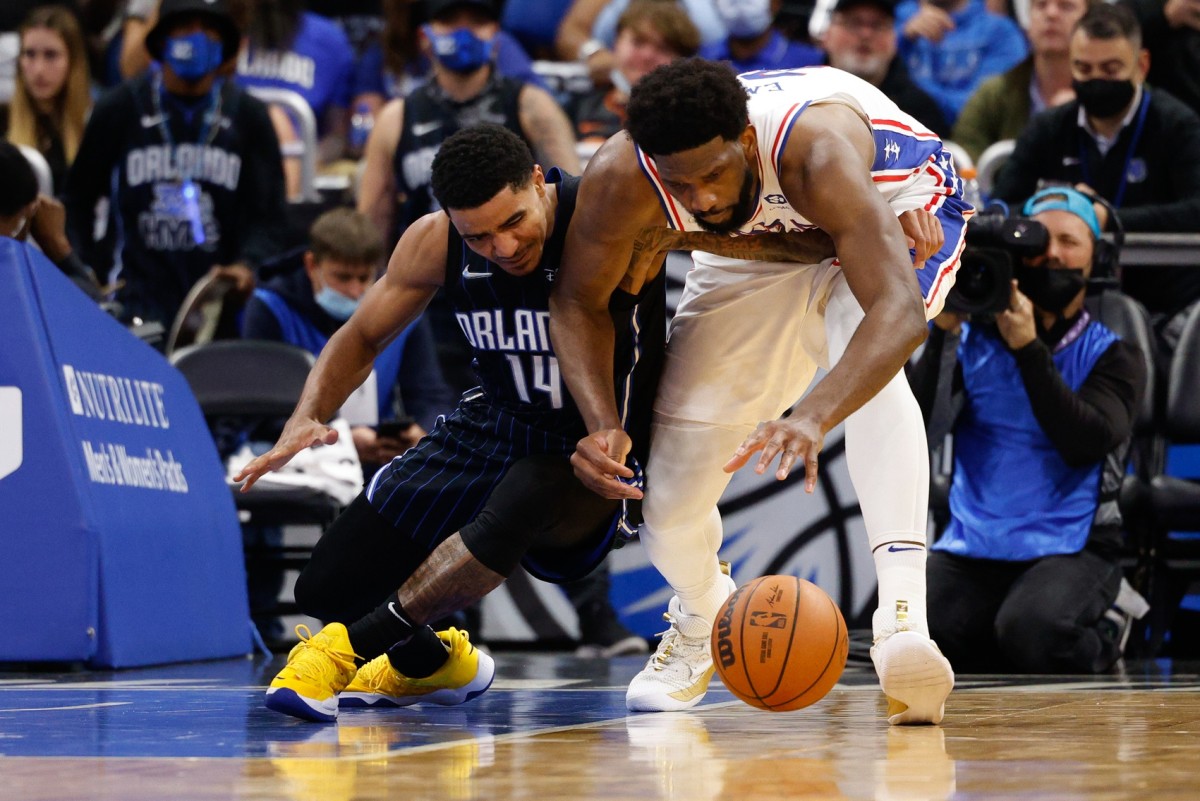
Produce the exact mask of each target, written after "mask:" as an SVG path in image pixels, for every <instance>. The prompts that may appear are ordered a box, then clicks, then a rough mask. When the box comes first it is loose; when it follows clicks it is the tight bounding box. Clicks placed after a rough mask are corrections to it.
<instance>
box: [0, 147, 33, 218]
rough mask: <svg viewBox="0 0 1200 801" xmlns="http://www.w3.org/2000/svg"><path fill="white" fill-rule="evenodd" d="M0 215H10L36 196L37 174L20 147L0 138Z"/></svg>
mask: <svg viewBox="0 0 1200 801" xmlns="http://www.w3.org/2000/svg"><path fill="white" fill-rule="evenodd" d="M0 175H3V176H4V180H3V181H0V216H3V217H11V216H12V215H14V214H16V213H17V212H18V211H20V210H21V209H23V208H25V207H26V206H28V205H29V204H30V203H32V202H33V201H34V200H36V199H37V196H38V182H37V175H36V174H34V172H33V166H32V165H31V164H30V163H29V161H28V159H26V158H25V154H24V153H22V152H21V149H20V148H19V147H17V146H16V145H14V144H13V143H12V142H9V141H7V140H4V139H0Z"/></svg>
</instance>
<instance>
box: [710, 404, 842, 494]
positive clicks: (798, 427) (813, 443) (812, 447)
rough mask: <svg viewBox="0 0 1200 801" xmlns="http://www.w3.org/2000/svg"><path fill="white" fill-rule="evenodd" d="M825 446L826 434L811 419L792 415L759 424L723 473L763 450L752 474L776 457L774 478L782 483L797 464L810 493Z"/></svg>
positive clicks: (805, 487)
mask: <svg viewBox="0 0 1200 801" xmlns="http://www.w3.org/2000/svg"><path fill="white" fill-rule="evenodd" d="M824 444H825V435H824V434H822V433H821V428H820V426H818V425H817V424H816V423H814V422H813V421H811V420H805V419H803V418H799V419H797V418H796V417H795V416H793V417H789V418H787V419H785V420H773V421H771V422H769V423H759V424H758V428H756V429H754V432H753V433H752V434H750V436H748V437H746V439H745V440H743V441H742V444H741V445H739V446H738V449H737V450H736V451H734V454H733V458H732V459H730V460H729V461H728V462H726V463H725V472H726V473H732V472H734V471H736V470H740V469H741V468H742V467H743V466H744V465H745V464H746V463H747V462H748V461H750V456H751V455H752V454H754V453H755V452H757V451H762V454H761V455H760V456H759V458H758V463H757V464H756V465H755V466H754V472H755V473H758V474H759V475H760V476H761V475H762V474H763V473H765V472H766V471H767V468H768V467H770V466H771V462H773V461H774V460H775V457H776V456H779V469H778V470H776V471H775V478H777V479H779V480H780V481H782V480H783V479H785V478H787V477H788V474H789V473H791V471H792V465H794V464H795V463H796V462H797V461H799V462H801V463H802V464H803V465H804V491H805V492H812V491H813V490H814V489H816V487H817V454H818V453H820V452H821V446H822V445H824Z"/></svg>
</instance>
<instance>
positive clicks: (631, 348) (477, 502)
mask: <svg viewBox="0 0 1200 801" xmlns="http://www.w3.org/2000/svg"><path fill="white" fill-rule="evenodd" d="M578 183H579V181H578V178H575V177H571V176H567V175H564V174H561V173H559V172H558V171H557V170H552V171H551V173H550V174H549V175H548V176H546V175H543V173H542V170H541V168H540V167H539V166H536V165H535V164H534V162H533V157H532V155H531V154H530V151H529V148H528V147H527V146H526V145H525V143H524V142H523V141H522V140H521V138H520V137H518V136H517V135H516V134H514V133H512V132H511V131H509V130H507V129H505V128H503V127H501V126H497V125H483V126H478V127H475V128H468V129H464V130H463V131H460V132H459V133H457V134H455V135H454V136H452V137H450V138H449V139H447V140H446V142H445V143H444V144H443V145H442V148H441V150H440V151H439V153H438V155H437V158H436V159H435V160H434V163H433V187H434V192H435V193H436V195H437V197H438V200H439V202H440V203H441V205H442V207H443V208H445V209H447V210H448V211H446V212H441V211H439V212H433V213H431V214H427V215H425V216H424V217H422V218H420V219H419V220H417V221H416V222H415V223H414V224H413V225H412V226H410V227H409V229H408V231H407V232H406V233H405V234H404V236H403V237H402V238H401V239H400V242H399V243H398V244H397V245H396V249H395V251H394V252H393V254H392V257H391V261H390V264H389V266H388V271H387V274H386V276H385V277H384V278H382V279H381V280H380V281H379V282H378V283H377V284H376V285H375V286H373V287H372V288H371V290H370V291H369V292H368V293H367V295H366V296H365V297H364V298H363V300H362V302H361V304H360V306H359V308H358V310H357V311H355V313H354V315H353V316H352V317H351V318H350V320H349V321H348V322H347V323H346V324H345V325H344V326H342V328H341V329H340V330H339V331H338V332H337V334H335V335H334V336H333V338H331V339H330V341H329V344H328V345H327V346H326V347H325V349H324V350H323V351H322V352H321V355H320V358H319V359H318V360H317V364H316V366H315V367H314V368H313V372H312V374H311V375H310V377H309V380H308V383H307V385H306V387H305V390H304V393H303V396H302V398H301V400H300V402H299V404H298V406H297V409H296V411H295V413H294V414H293V416H292V418H291V419H290V420H289V421H288V423H287V426H286V427H285V428H284V431H283V434H282V435H281V437H280V440H279V442H278V443H277V445H276V446H275V448H274V449H273V450H271V451H269V452H268V453H266V454H264V455H263V456H261V457H259V458H258V459H256V460H254V461H253V462H251V463H250V464H249V465H247V467H246V468H245V469H244V470H243V471H242V473H241V474H240V475H239V476H238V477H237V479H238V480H244V481H245V485H244V487H243V489H249V487H250V486H251V485H253V483H254V482H255V480H257V479H258V478H259V477H261V476H262V475H263V474H264V473H266V472H268V471H270V470H273V469H276V468H278V467H280V466H282V465H283V464H285V463H286V462H287V461H288V460H289V459H290V458H291V457H292V456H293V455H295V454H296V453H297V452H299V451H300V450H302V449H304V448H307V447H310V446H313V445H319V444H321V443H330V442H332V441H334V439H335V438H336V437H337V434H336V432H334V431H333V429H331V428H330V427H328V426H327V425H325V422H326V421H327V420H328V419H329V418H330V417H331V416H332V415H333V414H334V412H335V411H336V410H337V409H338V408H339V407H340V406H341V405H342V403H343V402H344V401H345V399H346V397H347V396H348V395H349V394H350V392H351V391H352V390H353V389H354V387H356V386H357V385H358V384H359V383H360V382H361V380H362V379H363V378H364V377H365V375H366V373H367V371H368V370H369V369H370V365H371V362H372V360H373V358H374V357H375V355H376V354H377V353H378V351H379V350H380V349H381V348H382V347H383V346H384V345H386V344H387V342H388V341H389V340H390V339H391V338H392V337H393V336H395V334H396V333H397V332H398V331H400V330H402V329H403V328H404V326H406V325H408V324H409V323H410V322H412V321H413V320H414V319H415V318H416V317H417V315H419V314H420V313H421V311H422V309H424V308H425V306H426V304H427V303H428V302H429V299H430V298H431V297H432V296H433V295H434V293H435V292H437V290H438V289H439V287H440V288H442V289H443V291H445V292H446V293H447V294H448V295H449V296H450V299H451V301H452V303H453V305H454V308H455V311H456V317H457V320H458V321H459V324H460V326H461V328H462V330H463V333H464V334H465V335H466V337H467V339H468V340H469V341H470V343H471V346H472V349H473V351H474V354H475V364H476V372H477V374H478V377H479V380H480V386H479V387H478V388H477V389H475V390H472V391H471V392H469V393H467V394H466V395H464V396H463V399H462V401H461V402H460V403H459V405H458V407H457V408H456V409H455V411H454V412H453V413H451V414H450V415H449V416H448V417H446V418H443V419H441V420H439V422H438V424H437V425H436V426H435V427H434V429H433V431H432V432H431V433H430V434H429V436H428V437H426V438H425V439H424V440H422V441H421V443H420V444H419V445H417V446H416V447H415V448H413V449H411V450H409V451H408V452H407V453H405V454H404V455H403V456H402V457H400V458H398V459H396V460H394V461H393V462H392V463H391V464H389V465H387V466H386V467H384V468H383V469H382V470H380V471H379V472H378V473H377V474H376V475H375V477H374V478H373V479H372V480H371V482H370V483H369V485H368V487H367V489H366V490H365V492H364V493H363V494H362V495H360V496H359V497H358V498H357V499H356V500H355V501H354V502H353V503H352V504H351V505H350V506H349V507H348V508H347V509H346V511H345V512H344V513H343V514H342V515H341V516H340V517H339V518H338V520H337V521H336V522H335V523H334V524H333V525H332V526H331V527H330V529H329V530H328V531H327V532H326V533H325V535H324V536H323V537H322V539H321V541H320V542H319V543H318V544H317V546H316V548H315V549H314V551H313V556H312V559H311V561H310V563H309V565H308V566H307V567H306V568H305V570H304V572H303V573H302V574H301V576H300V579H299V580H298V581H297V584H296V599H297V601H298V602H299V604H300V606H301V608H302V609H303V610H304V612H305V613H307V614H309V615H312V616H313V617H316V618H319V619H322V620H326V621H336V622H332V623H329V625H327V626H326V627H325V628H324V629H322V630H321V631H320V632H319V633H318V634H316V635H314V636H310V637H304V638H303V642H301V644H300V645H298V646H297V647H296V648H295V649H293V651H292V653H291V655H290V656H289V659H288V664H287V667H285V668H284V669H283V671H281V672H280V673H279V675H278V676H277V677H276V678H275V680H274V681H273V682H272V683H271V686H270V688H269V689H268V690H267V698H266V703H267V706H268V707H270V708H272V709H276V710H278V711H280V712H284V713H286V714H290V715H294V716H297V717H301V718H305V719H308V720H314V721H332V720H334V719H335V718H336V716H337V713H338V706H339V702H340V703H341V705H343V706H355V705H358V706H373V705H390V706H404V705H408V704H412V703H417V702H432V703H438V704H444V705H449V704H458V703H462V702H464V701H466V700H469V699H470V698H473V697H474V696H476V695H478V694H480V693H482V692H483V691H484V690H486V689H487V687H488V686H489V685H490V683H491V680H492V676H493V675H494V671H495V667H494V664H493V662H492V660H491V657H489V656H487V655H486V654H483V653H481V652H480V651H478V650H477V649H475V648H473V647H472V646H471V644H470V641H469V639H468V637H467V634H466V632H461V631H458V630H457V629H453V628H452V629H449V630H448V631H443V632H437V633H435V632H434V631H433V630H432V629H431V628H430V627H429V626H428V625H426V624H427V622H428V621H433V620H438V619H440V618H443V617H445V616H446V615H448V614H450V613H453V612H455V611H458V610H460V609H463V608H465V607H467V606H469V605H470V604H473V603H475V602H476V601H478V600H479V599H481V598H482V597H483V596H485V595H486V594H487V593H488V592H490V591H491V590H493V589H495V588H496V587H497V586H499V585H500V583H501V582H503V581H504V579H505V577H506V576H507V575H508V574H509V573H511V572H512V571H513V570H514V569H515V568H516V567H517V565H518V564H521V565H523V566H524V567H525V568H526V569H528V570H529V571H530V572H532V573H533V574H534V575H536V576H538V577H540V578H544V579H547V580H550V581H557V582H564V581H569V580H572V579H575V578H579V577H580V576H582V575H584V574H586V573H588V572H589V571H590V570H591V569H592V568H593V567H595V566H596V564H597V563H598V562H599V561H600V560H601V559H603V558H604V556H605V555H606V554H607V552H608V550H609V548H610V547H612V546H613V544H614V542H615V541H617V540H618V538H619V537H621V536H622V533H623V532H627V531H630V530H631V527H630V525H631V524H630V523H629V522H627V519H626V514H625V513H626V512H635V511H636V510H632V509H627V508H626V507H624V506H622V502H620V501H613V500H607V499H604V498H601V497H599V496H598V495H595V494H593V493H591V492H590V491H589V490H587V489H586V488H584V486H583V485H582V484H581V483H580V482H579V481H578V479H576V478H575V477H574V475H573V473H572V469H571V466H570V462H569V455H570V454H571V453H572V452H573V451H574V449H575V443H576V442H577V441H578V439H579V438H580V437H581V436H583V435H584V433H585V429H584V427H583V422H582V419H581V418H580V416H579V412H578V410H577V409H576V408H575V405H574V403H573V401H572V400H571V397H570V396H569V395H568V394H567V392H566V390H565V387H564V385H563V383H562V380H561V378H560V371H559V366H558V362H557V359H556V358H555V356H554V353H553V351H552V349H551V347H550V339H549V297H550V290H551V286H552V283H553V281H554V279H555V277H556V275H557V272H558V262H559V256H560V254H561V252H562V246H563V242H564V239H565V236H566V230H567V226H568V222H569V221H570V218H571V215H572V213H573V211H574V207H575V193H576V188H577V186H578ZM664 304H665V301H664V293H663V289H662V284H661V282H656V283H654V284H651V285H647V287H646V288H645V289H643V290H642V292H641V293H639V295H638V296H637V297H634V296H632V295H627V294H624V293H618V294H617V295H616V296H614V300H613V304H612V306H611V308H612V311H613V319H614V325H615V329H616V332H617V334H616V341H615V343H614V351H615V353H616V359H615V363H614V379H615V381H616V386H618V387H621V390H620V391H619V392H618V397H617V399H616V400H617V403H618V407H619V408H621V409H624V410H625V412H626V414H625V424H626V425H629V426H630V427H631V435H632V438H633V440H634V441H635V442H645V441H646V440H647V439H648V433H649V420H648V412H649V409H650V400H651V398H652V397H653V393H654V391H655V385H656V383H657V376H658V372H659V370H658V368H659V364H658V362H657V361H656V358H657V354H660V353H661V351H662V344H663V342H662V340H663V338H664V336H665V330H666V325H665V318H664V314H665V310H664ZM646 339H649V340H650V341H649V342H647V341H645V340H646ZM639 413H640V415H639ZM635 430H640V433H633V432H634V431H635ZM635 456H636V454H635ZM644 456H645V455H644V454H642V457H643V458H644ZM622 524H624V525H622ZM632 525H636V521H634V522H633V524H632ZM397 587H399V590H397Z"/></svg>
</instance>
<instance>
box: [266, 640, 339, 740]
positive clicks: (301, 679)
mask: <svg viewBox="0 0 1200 801" xmlns="http://www.w3.org/2000/svg"><path fill="white" fill-rule="evenodd" d="M296 634H298V635H299V636H300V642H299V643H298V644H297V645H296V647H295V648H293V649H292V651H291V653H289V654H288V661H287V665H286V666H285V667H284V668H283V670H281V671H279V675H277V676H276V677H275V679H274V681H272V682H271V686H270V687H268V688H267V700H266V704H267V708H268V709H274V710H275V711H276V712H282V713H283V714H285V715H291V716H292V717H297V718H303V719H304V720H311V721H314V722H316V723H332V722H333V721H334V720H336V719H337V713H338V699H337V695H338V693H339V692H341V691H342V689H343V688H345V686H346V685H347V684H349V683H350V680H351V679H353V678H354V673H355V667H354V650H353V649H352V648H351V647H350V635H349V634H347V633H346V627H345V626H343V625H342V624H341V623H330V624H329V625H328V626H326V627H325V628H323V629H321V630H320V631H318V632H317V633H316V634H313V633H312V632H311V631H309V629H308V626H305V625H299V626H297V627H296Z"/></svg>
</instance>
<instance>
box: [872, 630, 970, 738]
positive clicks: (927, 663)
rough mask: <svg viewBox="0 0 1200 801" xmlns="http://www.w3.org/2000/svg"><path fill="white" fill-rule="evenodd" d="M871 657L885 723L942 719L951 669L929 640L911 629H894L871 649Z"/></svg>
mask: <svg viewBox="0 0 1200 801" xmlns="http://www.w3.org/2000/svg"><path fill="white" fill-rule="evenodd" d="M871 659H872V661H873V662H874V663H875V671H876V673H878V674H879V685H880V686H881V687H882V688H883V692H884V694H885V695H886V696H887V697H888V723H890V724H892V725H893V726H904V725H921V724H936V723H941V722H942V717H943V716H944V715H945V712H946V697H947V696H949V695H950V691H951V690H953V689H954V669H953V668H952V667H951V666H950V662H949V660H947V659H946V657H944V656H942V652H941V651H939V650H938V647H937V645H935V644H934V642H933V640H931V639H929V638H928V637H925V636H924V635H921V634H917V633H916V632H913V631H898V632H896V633H895V634H893V635H891V636H890V637H888V638H887V639H885V640H884V641H883V642H881V643H879V644H878V645H875V646H874V647H872V648H871Z"/></svg>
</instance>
